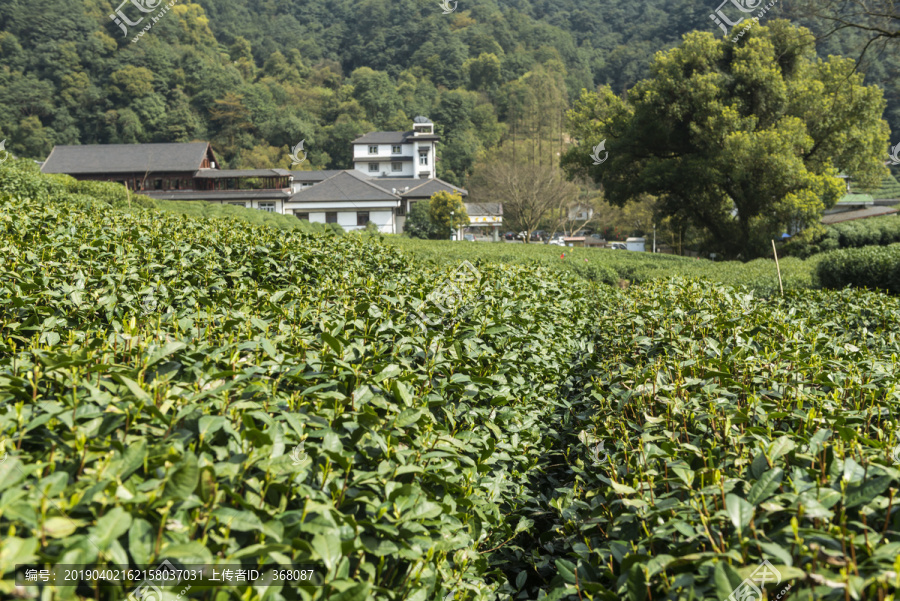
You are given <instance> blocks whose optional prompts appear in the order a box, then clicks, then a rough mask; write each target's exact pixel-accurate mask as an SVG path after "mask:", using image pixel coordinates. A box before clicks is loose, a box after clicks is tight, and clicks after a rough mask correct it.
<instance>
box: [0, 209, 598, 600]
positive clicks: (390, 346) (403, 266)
mask: <svg viewBox="0 0 900 601" xmlns="http://www.w3.org/2000/svg"><path fill="white" fill-rule="evenodd" d="M478 270H479V276H478V277H476V278H474V280H475V281H473V282H469V283H467V284H465V285H464V286H463V285H462V284H460V286H459V287H458V288H457V289H458V290H459V297H458V298H459V300H461V301H463V302H461V303H457V304H456V305H453V306H452V307H451V306H450V305H451V304H452V303H450V302H449V296H452V295H449V296H448V295H444V296H443V297H439V299H440V298H443V299H444V300H445V301H446V302H444V303H443V305H444V306H445V307H446V308H448V312H447V313H443V312H442V310H441V309H440V308H439V306H438V303H436V302H434V301H428V300H426V299H427V298H428V296H429V295H430V294H432V293H433V292H435V291H441V290H446V286H448V282H449V281H450V279H449V278H450V276H452V275H453V273H452V272H453V270H451V269H447V267H446V266H441V267H439V268H437V267H428V266H425V265H422V264H420V263H417V262H416V261H415V260H414V257H410V256H408V255H405V254H403V253H401V252H400V251H398V250H397V249H396V248H393V247H391V246H386V245H384V244H383V243H381V242H380V240H379V239H378V238H377V237H373V238H368V239H366V238H361V237H355V236H343V237H334V236H324V235H307V234H303V233H301V232H295V231H289V232H284V231H280V230H277V229H275V228H269V227H254V226H250V225H247V224H242V223H240V222H237V221H233V220H221V219H190V218H185V217H183V216H180V215H175V214H171V213H165V212H156V211H149V210H145V209H140V208H137V207H132V208H131V209H129V210H117V209H111V208H110V206H109V205H108V204H106V203H102V202H98V201H93V200H91V199H90V198H89V197H86V196H81V197H78V198H75V199H71V198H70V199H66V198H61V199H54V200H50V199H42V198H36V199H32V200H29V201H28V202H23V201H20V200H18V199H12V198H9V197H7V198H6V199H0V455H6V454H7V453H8V456H6V457H5V461H3V462H2V463H0V532H3V536H2V538H0V597H3V598H9V596H10V595H11V594H12V593H13V592H14V591H15V589H14V587H13V583H12V573H13V568H14V565H15V564H27V563H31V562H36V563H42V564H44V565H58V564H86V565H93V564H98V563H99V564H100V565H103V566H109V567H119V568H124V567H126V566H134V565H148V564H149V565H156V564H158V562H160V561H161V560H163V559H169V560H173V561H180V562H182V563H210V562H225V563H236V562H243V563H245V564H249V565H251V566H254V567H255V566H259V565H264V564H267V565H279V564H282V565H283V564H294V565H304V564H305V565H308V564H313V565H316V566H318V569H320V570H321V571H322V572H323V573H324V574H325V578H326V585H325V586H323V587H321V588H316V589H302V588H300V589H298V588H292V587H287V586H285V587H275V588H268V589H257V588H250V587H243V588H237V587H232V588H231V589H228V588H225V589H218V592H216V593H215V594H214V595H213V594H210V593H209V592H208V591H201V590H195V591H192V592H191V593H190V595H191V596H195V597H198V598H206V599H214V600H215V601H226V599H237V598H240V599H243V600H245V601H257V600H261V599H262V598H263V596H264V595H265V599H267V600H271V601H279V600H282V599H330V600H332V601H334V600H337V601H353V600H360V601H361V600H364V599H385V600H396V601H399V600H401V599H404V600H415V601H425V600H430V599H448V600H449V599H459V600H462V599H467V600H471V599H492V598H496V596H497V595H498V594H501V593H499V591H500V590H501V589H502V588H503V587H508V586H509V585H508V578H507V576H506V575H505V574H504V573H503V572H502V571H501V570H498V569H497V568H496V566H495V565H493V564H492V563H491V561H490V558H491V557H492V555H493V554H494V553H495V552H496V550H497V549H502V548H504V546H505V545H509V544H515V542H516V540H517V539H518V538H520V537H523V536H525V535H526V533H528V532H530V531H532V529H533V527H534V520H533V519H532V518H531V517H529V516H527V515H522V514H521V512H520V511H519V509H520V507H521V503H522V499H525V498H527V497H528V495H527V494H525V493H524V492H523V491H524V490H525V489H526V488H527V487H528V486H530V484H531V483H532V482H533V481H534V480H535V477H536V476H535V472H536V470H539V469H542V467H541V466H542V462H543V461H544V458H545V457H546V456H547V453H548V451H547V449H548V448H549V447H550V446H551V445H552V441H553V440H556V439H558V438H559V436H561V434H562V433H561V432H559V431H558V430H557V424H556V423H555V422H554V421H553V420H552V419H551V418H552V411H553V408H554V407H555V406H556V405H557V404H558V403H559V402H561V397H560V396H559V395H560V391H561V390H562V387H561V384H562V381H563V380H564V379H565V378H566V377H567V374H568V370H569V369H570V362H569V358H570V357H571V355H572V353H573V352H574V349H575V348H576V346H577V344H578V341H579V340H581V339H583V338H585V337H586V336H587V335H588V333H589V331H590V327H591V324H592V322H593V321H594V316H595V315H596V314H597V312H598V310H599V307H600V306H602V304H604V303H608V302H609V300H608V299H609V298H612V297H614V296H615V295H616V292H614V291H613V290H612V289H609V288H607V289H606V291H604V292H603V293H602V294H601V295H600V296H595V295H591V294H588V293H587V291H585V290H581V288H582V287H580V286H577V285H576V282H575V280H573V279H570V278H566V277H565V276H561V275H560V274H557V273H556V272H553V271H550V270H546V269H542V268H537V269H530V268H526V267H524V266H508V265H507V266H503V265H499V266H497V265H487V264H485V265H481V266H479V267H478ZM454 298H456V297H454ZM419 315H421V316H423V317H424V318H426V319H427V320H428V321H429V322H431V323H432V324H433V325H430V326H428V327H426V328H424V329H423V328H421V327H420V326H419V325H418V324H417V323H416V322H415V321H414V320H413V319H411V318H413V317H414V316H416V317H417V318H418V316H419ZM548 341H552V343H550V344H548ZM48 591H49V589H48ZM25 592H26V593H29V594H36V593H37V591H36V589H34V588H30V589H28V590H26V591H25ZM128 592H129V591H128V590H124V589H123V588H122V587H119V588H106V589H102V590H100V589H98V588H96V587H85V588H82V589H79V590H73V589H71V588H58V589H56V590H55V593H54V594H55V595H56V596H55V597H54V599H73V598H84V599H94V598H98V597H99V598H104V599H123V598H125V596H126V594H127V593H128ZM176 596H177V591H176V590H165V591H164V599H165V600H166V601H173V600H174V599H175V598H176Z"/></svg>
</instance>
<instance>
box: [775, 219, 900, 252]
mask: <svg viewBox="0 0 900 601" xmlns="http://www.w3.org/2000/svg"><path fill="white" fill-rule="evenodd" d="M898 242H900V219H898V218H897V217H895V216H888V217H876V218H873V219H860V220H859V221H847V222H845V223H838V224H835V225H831V226H827V227H826V226H821V225H817V226H813V227H811V228H809V229H807V230H804V231H803V232H801V233H800V234H798V235H797V236H795V238H794V239H793V240H791V242H790V243H788V244H787V245H785V252H786V253H787V254H790V255H793V256H795V257H800V258H806V257H809V256H812V255H814V254H817V253H821V252H827V251H830V250H837V249H840V248H861V247H864V246H886V245H888V244H895V243H898Z"/></svg>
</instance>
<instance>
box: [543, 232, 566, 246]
mask: <svg viewBox="0 0 900 601" xmlns="http://www.w3.org/2000/svg"><path fill="white" fill-rule="evenodd" d="M563 238H564V236H563V234H553V235H552V236H550V240H548V241H547V244H552V245H554V246H565V245H566V242H565V241H564V240H563Z"/></svg>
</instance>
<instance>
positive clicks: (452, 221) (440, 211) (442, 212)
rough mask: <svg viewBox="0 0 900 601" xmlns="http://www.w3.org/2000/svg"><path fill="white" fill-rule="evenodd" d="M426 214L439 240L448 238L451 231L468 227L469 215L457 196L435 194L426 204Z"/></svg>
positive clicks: (442, 193) (441, 193)
mask: <svg viewBox="0 0 900 601" xmlns="http://www.w3.org/2000/svg"><path fill="white" fill-rule="evenodd" d="M428 212H429V216H430V217H431V222H432V223H433V224H434V226H435V227H436V228H437V229H438V232H439V234H440V237H441V238H448V237H449V236H450V232H451V231H452V230H454V229H456V228H460V227H464V226H467V225H469V214H468V213H467V212H466V205H465V204H464V203H463V199H462V196H461V195H459V194H450V193H449V192H443V191H442V192H435V193H434V194H433V195H432V196H431V199H430V200H429V202H428Z"/></svg>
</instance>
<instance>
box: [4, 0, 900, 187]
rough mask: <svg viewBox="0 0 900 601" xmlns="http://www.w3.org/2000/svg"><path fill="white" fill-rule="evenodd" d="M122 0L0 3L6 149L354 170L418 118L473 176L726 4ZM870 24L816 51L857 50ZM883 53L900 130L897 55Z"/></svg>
mask: <svg viewBox="0 0 900 601" xmlns="http://www.w3.org/2000/svg"><path fill="white" fill-rule="evenodd" d="M146 4H156V3H154V2H152V1H148V2H146ZM116 8H117V6H116V5H115V3H113V2H110V1H108V0H84V1H83V2H76V3H70V2H63V1H62V0H27V1H26V0H6V1H4V2H3V3H2V4H0V139H7V140H8V142H7V148H8V149H9V150H11V151H12V152H13V153H15V154H19V155H21V156H25V157H33V158H38V159H42V158H44V157H45V156H46V155H47V153H48V152H49V151H50V149H51V148H52V147H53V145H54V144H77V143H83V144H89V143H115V142H119V143H133V142H151V141H153V142H161V141H166V142H177V141H189V140H194V139H210V140H212V141H213V143H214V145H215V148H216V150H217V152H218V153H219V154H220V158H222V159H223V161H224V162H225V164H226V166H243V167H255V166H267V167H268V166H273V165H280V166H287V165H288V164H289V163H290V160H289V159H288V157H287V152H286V149H287V147H288V146H290V145H293V144H296V143H297V142H299V141H300V140H306V148H307V149H309V151H310V155H309V158H310V161H309V163H308V164H307V166H308V167H321V168H345V167H349V158H350V157H349V148H348V142H349V141H350V140H352V139H353V138H354V137H356V136H357V135H358V134H360V133H362V132H366V131H369V130H372V129H374V128H379V129H399V130H405V129H408V128H409V124H410V122H411V119H412V118H413V117H414V116H415V115H417V114H425V115H428V116H429V117H431V118H432V119H433V120H434V121H435V122H436V123H437V125H438V127H439V128H440V129H441V130H442V131H441V133H442V134H443V136H444V142H445V144H444V145H443V147H442V157H441V159H442V160H441V161H440V163H439V167H438V169H439V172H438V173H439V176H441V177H444V178H446V179H448V180H450V181H453V182H454V183H460V184H462V183H465V182H466V178H467V176H468V175H469V174H470V173H471V172H472V167H473V165H474V163H475V161H476V158H477V156H478V153H479V151H482V150H485V149H489V148H492V147H494V146H495V145H496V144H498V142H499V141H500V140H502V139H503V138H504V136H507V135H522V134H528V133H529V131H530V130H533V129H535V128H536V127H540V128H542V127H544V126H545V124H546V123H552V124H556V125H551V126H550V130H549V135H548V134H547V132H546V131H543V130H542V131H541V132H540V136H542V137H544V138H545V139H553V138H554V137H556V138H557V139H560V140H561V139H562V136H563V132H562V131H561V127H562V125H561V124H562V123H563V119H562V115H563V113H564V111H565V110H566V109H567V108H569V106H570V102H571V101H572V100H574V99H575V98H576V97H577V95H578V94H579V92H580V90H581V89H582V88H585V87H586V88H593V87H594V86H596V85H599V84H610V85H611V86H612V87H613V89H615V90H617V91H623V90H625V89H627V88H628V87H630V86H631V85H633V84H634V83H635V82H636V81H637V80H638V79H639V78H640V77H642V76H643V75H644V74H645V70H646V67H647V65H648V64H649V60H650V58H651V57H652V55H653V53H654V52H656V51H658V50H661V49H664V48H667V47H670V46H671V45H672V44H674V43H675V42H676V41H677V40H679V39H680V37H681V35H682V34H684V33H685V32H688V31H691V30H694V29H701V30H707V31H717V29H716V26H715V25H714V24H713V23H712V21H710V19H709V13H710V12H712V11H713V10H714V9H715V8H716V7H715V5H714V4H710V5H706V4H704V3H697V2H688V1H687V0H674V1H671V2H662V1H661V0H644V1H642V2H634V3H617V2H612V0H601V1H600V2H587V0H565V1H562V2H557V1H554V2H551V1H550V0H542V1H539V2H526V1H518V0H510V1H499V2H497V1H494V0H486V1H479V2H477V3H474V2H467V1H462V2H459V4H458V7H457V10H456V11H455V12H454V13H452V14H449V15H445V14H442V10H441V8H440V6H439V4H438V2H437V0H434V1H430V2H423V1H415V2H414V1H413V0H399V1H396V2H384V1H374V0H370V1H364V2H357V1H355V0H309V1H306V0H304V1H303V2H286V1H280V2H262V3H259V2H250V1H249V0H216V1H215V2H213V1H212V0H201V1H200V2H197V3H190V2H180V3H177V4H175V5H174V7H173V8H172V9H171V10H170V11H169V12H168V13H167V14H165V15H164V16H163V17H162V18H161V19H160V20H159V22H158V23H155V24H154V25H153V28H152V30H151V31H149V32H147V35H144V36H142V37H140V39H138V40H137V41H132V39H133V38H134V36H135V35H136V34H137V33H138V32H139V30H140V29H139V28H137V27H136V28H132V29H131V31H130V32H128V35H127V36H126V35H124V34H123V31H122V30H121V29H119V27H118V26H117V25H116V24H115V23H113V22H112V20H110V18H109V15H110V14H111V13H112V12H113V11H115V9H116ZM123 10H124V11H126V12H127V11H129V10H130V11H131V12H132V13H134V14H136V15H140V13H137V12H135V10H134V7H133V6H132V5H131V3H128V4H127V5H126V6H125V7H124V8H123ZM775 14H777V13H775ZM813 25H814V24H813ZM859 35H860V34H848V36H846V37H845V38H844V39H842V40H837V39H831V40H828V42H827V43H826V44H822V47H821V48H820V54H823V55H824V54H827V53H835V52H844V53H852V52H854V51H855V50H856V49H857V48H858V47H859V45H860V42H861V38H860V39H857V38H854V37H852V36H857V37H859ZM876 59H877V60H874V61H871V64H870V65H869V67H868V68H869V69H871V73H872V75H871V77H870V80H871V81H874V82H876V83H879V84H881V85H884V86H886V88H887V89H886V97H887V99H888V102H889V108H888V114H887V118H888V120H889V121H890V123H891V125H892V128H893V130H894V131H895V132H898V133H897V134H895V136H894V137H895V138H896V137H898V136H900V83H898V82H900V77H898V72H900V59H898V58H897V56H880V57H876ZM554 127H557V128H559V131H558V130H556V129H553V128H554Z"/></svg>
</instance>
